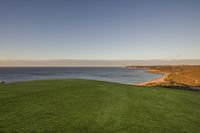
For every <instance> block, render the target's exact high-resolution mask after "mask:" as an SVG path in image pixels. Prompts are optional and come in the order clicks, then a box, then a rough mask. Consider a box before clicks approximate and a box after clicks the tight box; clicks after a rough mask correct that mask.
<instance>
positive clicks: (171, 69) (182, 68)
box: [127, 65, 200, 90]
mask: <svg viewBox="0 0 200 133" xmlns="http://www.w3.org/2000/svg"><path fill="white" fill-rule="evenodd" d="M127 68H130V69H135V68H144V69H146V70H147V71H148V72H150V73H161V74H163V76H162V77H161V78H158V79H154V80H152V81H147V82H144V83H139V84H138V85H139V86H161V87H167V88H176V89H192V90H200V65H165V66H164V65H163V66H127Z"/></svg>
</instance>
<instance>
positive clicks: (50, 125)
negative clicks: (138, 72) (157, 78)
mask: <svg viewBox="0 0 200 133" xmlns="http://www.w3.org/2000/svg"><path fill="white" fill-rule="evenodd" d="M199 101H200V92H199V91H197V92H196V91H188V90H174V89H163V88H156V87H138V86H131V85H123V84H118V83H109V82H102V81H91V80H44V81H29V82H19V83H10V84H1V85H0V132H6V133H7V132H19V133H27V132H34V133H35V132H40V133H43V132H48V133H51V132H52V133H57V132H59V133H63V132H69V133H100V132H101V133H102V132H103V133H132V132H140V133H142V132H144V133H146V132H148V133H156V132H157V133H159V132H162V133H183V132H184V133H198V132H199V131H200V102H199Z"/></svg>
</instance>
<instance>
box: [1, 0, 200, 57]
mask: <svg viewBox="0 0 200 133" xmlns="http://www.w3.org/2000/svg"><path fill="white" fill-rule="evenodd" d="M199 51H200V1H199V0H98V1H97V0H71V1H68V0H54V1H53V0H1V1H0V59H3V60H9V59H12V60H15V59H16V60H17V59H24V60H42V59H45V60H46V59H47V60H49V59H94V60H98V59H106V60H131V59H133V60H135V59H138V60H140V59H145V60H148V59H199V58H200V52H199Z"/></svg>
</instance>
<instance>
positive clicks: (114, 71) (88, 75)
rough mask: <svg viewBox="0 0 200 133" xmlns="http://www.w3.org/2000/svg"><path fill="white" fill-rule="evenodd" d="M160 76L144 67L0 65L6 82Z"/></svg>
mask: <svg viewBox="0 0 200 133" xmlns="http://www.w3.org/2000/svg"><path fill="white" fill-rule="evenodd" d="M158 77H160V74H151V73H148V72H147V71H145V70H144V69H128V68H120V67H0V80H3V81H6V82H16V81H27V80H43V79H68V78H73V79H76V78H77V79H93V80H102V81H111V82H118V83H124V84H136V83H139V82H144V81H148V80H151V79H154V78H158Z"/></svg>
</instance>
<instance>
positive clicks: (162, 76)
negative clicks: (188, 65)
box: [135, 70, 169, 86]
mask: <svg viewBox="0 0 200 133" xmlns="http://www.w3.org/2000/svg"><path fill="white" fill-rule="evenodd" d="M147 71H148V72H149V73H159V74H162V75H161V77H159V78H155V79H152V80H149V81H145V82H140V83H137V84H135V85H137V86H148V85H150V84H160V83H164V82H165V79H166V78H167V77H168V75H169V73H166V72H161V71H156V72H155V71H154V70H153V71H152V70H147Z"/></svg>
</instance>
